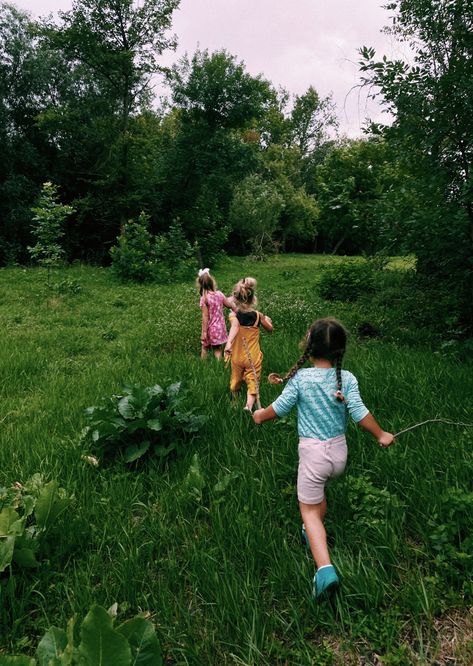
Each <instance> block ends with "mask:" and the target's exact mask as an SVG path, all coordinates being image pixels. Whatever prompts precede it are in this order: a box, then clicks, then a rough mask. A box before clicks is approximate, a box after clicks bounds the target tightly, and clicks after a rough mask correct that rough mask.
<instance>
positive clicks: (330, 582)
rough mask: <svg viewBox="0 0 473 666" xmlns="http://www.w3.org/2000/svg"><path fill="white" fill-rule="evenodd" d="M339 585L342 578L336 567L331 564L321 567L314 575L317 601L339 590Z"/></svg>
mask: <svg viewBox="0 0 473 666" xmlns="http://www.w3.org/2000/svg"><path fill="white" fill-rule="evenodd" d="M339 585H340V579H339V578H338V576H337V572H336V571H335V567H334V566H332V565H331V564H327V565H326V566H324V567H321V568H320V569H318V571H317V572H316V574H315V576H314V591H313V596H314V599H315V600H316V601H323V600H324V599H327V598H328V597H331V596H332V594H334V592H336V591H337V589H338V587H339Z"/></svg>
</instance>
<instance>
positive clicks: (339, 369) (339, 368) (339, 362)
mask: <svg viewBox="0 0 473 666" xmlns="http://www.w3.org/2000/svg"><path fill="white" fill-rule="evenodd" d="M342 360H343V352H341V353H339V354H338V356H337V359H336V365H335V372H336V373H337V390H336V391H335V397H336V398H337V400H338V402H345V396H344V395H343V393H342Z"/></svg>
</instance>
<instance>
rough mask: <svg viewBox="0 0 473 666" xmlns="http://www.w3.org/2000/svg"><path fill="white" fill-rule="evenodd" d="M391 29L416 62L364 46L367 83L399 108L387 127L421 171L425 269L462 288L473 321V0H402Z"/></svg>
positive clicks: (395, 5) (414, 227) (415, 246)
mask: <svg viewBox="0 0 473 666" xmlns="http://www.w3.org/2000/svg"><path fill="white" fill-rule="evenodd" d="M387 7H388V9H390V10H391V11H392V12H393V22H392V26H391V28H390V32H391V33H392V34H393V35H394V36H395V37H396V38H398V39H400V40H403V41H407V42H408V43H409V45H410V47H411V49H412V52H413V61H412V62H411V63H407V62H404V61H402V60H388V59H387V58H383V59H382V60H377V59H376V57H375V52H374V50H373V49H371V48H366V47H364V48H363V49H361V55H362V61H361V69H362V71H363V72H364V82H365V83H367V84H369V85H374V86H376V87H377V88H378V90H379V94H380V95H381V96H382V98H383V100H384V103H385V105H386V107H387V109H388V110H389V111H391V113H392V114H393V115H394V122H393V125H392V127H391V128H384V129H381V128H375V129H377V130H378V131H383V132H384V133H385V135H386V136H387V137H388V139H389V141H390V142H391V144H392V145H394V146H397V148H398V152H399V155H400V157H401V159H402V160H403V161H404V163H405V164H406V166H407V168H408V170H409V173H410V174H411V175H412V176H413V177H412V178H411V181H410V183H411V184H413V185H414V187H415V189H416V196H417V201H418V204H419V205H418V206H417V208H416V209H415V210H412V212H411V215H410V216H408V218H407V219H406V224H405V229H404V233H405V236H406V240H407V241H408V242H409V243H410V249H411V251H414V252H415V254H416V255H417V258H418V271H419V274H420V275H424V276H426V277H428V278H429V281H430V283H431V284H432V283H433V282H435V284H436V287H437V288H438V289H442V290H443V291H445V292H448V293H450V294H451V295H453V294H454V295H456V302H452V306H451V307H452V308H456V310H457V313H458V314H459V315H460V318H461V319H462V320H463V322H467V323H468V324H469V326H470V327H473V175H472V174H473V170H472V169H473V162H472V159H473V113H472V109H473V4H472V3H471V1H470V0H396V1H395V2H390V3H389V4H388V5H387Z"/></svg>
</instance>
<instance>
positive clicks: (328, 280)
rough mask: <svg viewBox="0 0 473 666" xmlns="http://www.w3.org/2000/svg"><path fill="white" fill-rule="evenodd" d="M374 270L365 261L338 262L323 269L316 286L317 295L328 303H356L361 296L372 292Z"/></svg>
mask: <svg viewBox="0 0 473 666" xmlns="http://www.w3.org/2000/svg"><path fill="white" fill-rule="evenodd" d="M376 273H377V271H376V269H375V267H374V265H373V264H372V263H371V262H369V261H367V260H360V261H349V262H343V263H342V262H340V263H337V264H336V265H335V266H330V267H329V268H325V269H324V271H323V273H322V275H321V277H320V280H319V284H318V288H319V293H320V295H321V296H322V298H325V299H326V300H328V301H356V300H357V299H358V297H359V296H361V294H364V293H367V292H372V291H373V290H374V288H375V285H376Z"/></svg>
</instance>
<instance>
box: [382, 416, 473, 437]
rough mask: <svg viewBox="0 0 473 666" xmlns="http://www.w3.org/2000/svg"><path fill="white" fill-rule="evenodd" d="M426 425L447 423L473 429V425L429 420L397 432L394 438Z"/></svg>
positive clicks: (444, 420)
mask: <svg viewBox="0 0 473 666" xmlns="http://www.w3.org/2000/svg"><path fill="white" fill-rule="evenodd" d="M426 423H446V424H447V425H454V426H460V427H462V426H463V427H464V428H473V423H462V422H461V421H449V420H448V419H428V420H427V421H422V422H421V423H416V424H415V425H412V426H409V428H404V430H400V431H399V432H397V433H396V434H395V435H394V437H399V435H403V434H404V433H405V432H409V430H414V428H420V426H423V425H425V424H426Z"/></svg>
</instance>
